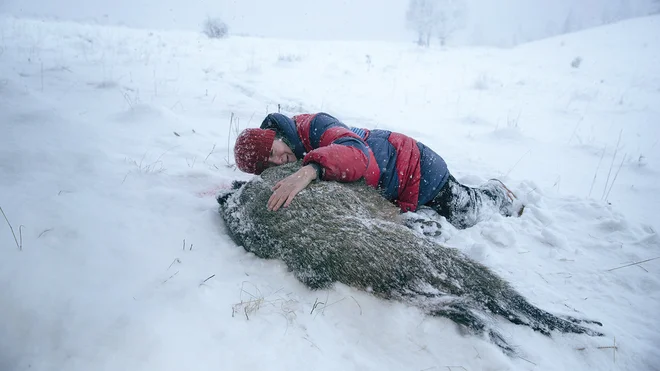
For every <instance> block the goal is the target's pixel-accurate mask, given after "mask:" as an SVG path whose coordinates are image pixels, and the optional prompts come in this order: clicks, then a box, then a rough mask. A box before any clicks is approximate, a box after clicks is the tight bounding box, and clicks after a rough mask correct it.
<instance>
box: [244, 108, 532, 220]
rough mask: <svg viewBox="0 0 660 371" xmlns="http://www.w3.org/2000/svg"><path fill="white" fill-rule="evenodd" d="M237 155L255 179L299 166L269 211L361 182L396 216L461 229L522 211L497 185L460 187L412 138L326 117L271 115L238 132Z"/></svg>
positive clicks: (440, 162) (276, 191)
mask: <svg viewBox="0 0 660 371" xmlns="http://www.w3.org/2000/svg"><path fill="white" fill-rule="evenodd" d="M234 157H235V159H236V165H237V166H238V168H239V169H241V170H242V171H244V172H247V173H251V174H257V175H258V174H261V172H262V171H264V170H265V169H266V168H268V167H270V166H277V165H283V164H286V163H291V162H295V161H298V160H300V159H302V160H303V167H302V168H300V170H299V171H297V172H296V173H294V174H292V175H290V176H288V177H287V178H285V179H283V180H282V181H280V182H278V183H277V184H276V185H275V187H273V191H274V192H273V194H272V196H271V197H270V199H269V200H268V209H269V210H271V211H277V210H278V209H279V208H280V207H282V206H284V207H287V206H289V204H290V203H291V201H292V200H293V198H294V197H295V196H296V194H298V192H300V191H301V190H303V189H304V188H305V187H307V186H308V185H309V184H310V183H311V182H312V181H314V180H316V179H320V180H335V181H339V182H354V181H357V180H359V179H362V178H364V179H365V181H366V183H367V184H368V185H370V186H371V187H373V188H377V189H379V190H380V191H381V194H382V195H383V196H384V197H385V198H386V199H388V200H390V201H393V202H394V203H395V204H396V205H397V206H399V208H400V209H401V211H403V212H406V211H415V210H416V209H417V208H418V207H420V206H422V205H425V206H428V207H430V208H432V209H434V210H435V211H436V212H437V213H438V214H440V215H442V216H444V217H445V218H446V219H447V221H449V223H451V224H452V225H454V226H455V227H456V228H459V229H463V228H468V227H471V226H473V225H475V224H476V223H478V222H479V221H481V220H484V219H486V218H487V217H488V215H489V214H491V213H492V210H493V209H495V210H497V211H498V212H499V213H500V214H502V215H504V216H513V215H517V216H520V215H521V214H522V211H523V206H522V205H519V204H518V203H517V202H516V197H515V195H514V194H513V192H511V191H510V190H509V189H508V188H507V187H506V186H505V185H504V184H503V183H502V182H501V181H499V180H496V179H491V180H489V181H488V182H486V183H485V184H484V185H482V186H480V187H476V188H473V187H468V186H465V185H463V184H460V183H459V182H458V181H456V179H455V178H454V177H453V176H452V175H451V174H450V173H449V170H448V169H447V164H446V163H445V161H444V160H443V159H442V157H440V156H439V155H438V154H437V153H435V152H433V150H431V149H430V148H429V147H427V146H425V145H424V144H422V143H420V142H418V141H416V140H415V139H413V138H410V137H408V136H406V135H403V134H399V133H394V132H390V131H387V130H368V129H361V128H354V127H348V126H346V125H344V124H343V123H342V122H341V121H339V120H338V119H336V118H334V117H332V116H330V115H329V114H327V113H316V114H302V115H297V116H294V117H293V118H289V117H287V116H284V115H282V114H279V113H272V114H269V115H267V116H266V118H265V119H264V121H263V123H262V124H261V128H259V129H256V128H251V129H245V130H243V132H241V134H240V135H239V136H238V138H237V139H236V144H235V146H234Z"/></svg>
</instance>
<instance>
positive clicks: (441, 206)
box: [426, 175, 513, 229]
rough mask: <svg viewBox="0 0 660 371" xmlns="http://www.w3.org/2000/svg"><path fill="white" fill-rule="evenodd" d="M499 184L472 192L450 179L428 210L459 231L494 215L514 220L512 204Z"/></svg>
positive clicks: (475, 189) (470, 188) (485, 186)
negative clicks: (444, 219)
mask: <svg viewBox="0 0 660 371" xmlns="http://www.w3.org/2000/svg"><path fill="white" fill-rule="evenodd" d="M500 184H501V183H498V182H493V181H489V182H488V183H486V184H484V185H483V186H481V187H478V188H472V187H468V186H466V185H463V184H461V183H459V182H458V181H457V180H456V179H455V178H454V177H453V176H452V175H449V179H447V183H445V185H444V186H443V187H442V189H440V192H439V193H438V195H437V196H435V198H434V199H433V200H431V202H429V203H428V204H426V206H429V207H431V208H433V209H434V210H435V211H436V212H437V213H438V214H440V215H442V216H444V217H445V218H446V219H447V221H448V222H449V223H451V224H452V225H453V226H454V227H456V228H458V229H465V228H469V227H472V226H474V225H475V224H477V223H478V222H480V221H482V220H485V219H488V217H489V216H490V215H492V214H493V213H498V212H499V213H500V214H502V215H504V216H511V209H512V205H513V202H512V200H511V199H510V198H509V196H508V195H507V194H506V192H505V191H504V189H503V188H502V187H501V186H500Z"/></svg>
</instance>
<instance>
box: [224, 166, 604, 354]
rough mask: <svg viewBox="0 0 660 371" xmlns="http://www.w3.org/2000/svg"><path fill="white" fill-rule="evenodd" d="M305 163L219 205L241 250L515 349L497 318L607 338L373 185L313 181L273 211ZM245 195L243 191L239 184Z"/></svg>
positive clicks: (310, 280) (307, 278)
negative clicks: (422, 228) (453, 243)
mask: <svg viewBox="0 0 660 371" xmlns="http://www.w3.org/2000/svg"><path fill="white" fill-rule="evenodd" d="M299 166H300V164H297V163H294V164H288V165H283V166H278V167H274V168H270V169H267V170H266V171H264V173H262V174H261V177H255V178H253V179H252V180H250V181H249V182H246V183H245V184H243V185H242V186H240V188H238V189H236V190H234V191H228V192H226V193H224V194H222V195H220V197H219V198H218V202H219V203H220V205H221V206H220V213H221V214H222V217H223V219H224V220H225V223H226V225H227V227H228V229H229V232H230V234H231V236H232V238H233V239H234V241H235V242H236V243H237V244H239V245H242V246H243V247H244V248H245V250H247V251H250V252H252V253H254V254H255V255H257V256H258V257H261V258H266V259H281V260H283V261H284V262H285V263H286V265H287V267H288V268H289V269H290V270H291V271H292V272H293V274H294V275H295V277H296V278H297V279H299V280H300V281H301V282H303V283H304V284H305V285H307V286H308V287H309V288H311V289H323V288H328V287H330V286H331V285H332V284H333V283H334V282H341V283H343V284H346V285H348V286H351V287H355V288H358V289H361V290H366V291H368V292H371V293H373V294H374V295H376V296H378V297H380V298H383V299H394V300H400V301H403V302H406V303H409V304H411V305H414V306H416V307H419V308H421V309H422V310H423V311H424V312H426V313H428V314H430V315H433V316H442V317H446V318H449V319H451V320H452V321H454V322H456V323H457V324H459V325H461V326H463V327H464V328H465V329H467V330H468V331H469V332H471V333H474V334H487V336H488V337H489V338H490V339H491V341H493V342H494V343H495V344H497V345H498V346H500V347H501V348H502V349H503V350H504V351H505V352H506V353H508V354H512V353H513V352H514V350H513V348H512V347H511V345H509V344H508V343H507V342H506V341H505V339H504V338H503V337H502V336H501V335H500V334H499V333H498V332H497V331H496V330H495V329H494V328H493V326H492V325H491V324H492V323H493V322H494V321H493V320H492V317H493V316H495V315H499V316H502V317H503V318H505V319H507V320H509V321H511V322H513V323H515V324H518V325H526V326H529V327H531V328H532V329H534V330H535V331H539V332H541V333H543V334H544V335H550V332H551V331H559V332H572V333H580V334H581V333H584V334H588V335H592V336H595V335H598V336H601V335H602V334H601V333H599V332H597V331H594V330H592V329H589V328H587V327H584V326H582V325H580V323H581V322H586V323H593V324H598V325H600V323H598V322H594V321H584V320H578V319H575V318H571V317H558V316H556V315H553V314H551V313H548V312H546V311H544V310H542V309H539V308H537V307H535V306H534V305H532V304H530V303H529V302H528V301H527V300H526V299H525V298H524V297H522V296H521V295H520V294H519V293H517V292H516V291H515V290H514V289H513V288H512V287H511V286H510V285H509V284H508V283H507V282H505V281H504V280H503V279H502V278H500V277H498V276H497V275H496V274H495V273H493V272H492V271H491V270H490V269H488V268H487V267H486V266H484V265H482V264H480V263H478V262H475V261H473V260H471V259H470V258H468V257H467V256H465V255H464V254H462V253H461V252H460V251H458V250H456V249H452V248H447V247H444V246H442V245H440V244H439V243H437V242H435V241H433V240H432V239H430V238H427V237H424V236H422V235H420V234H419V233H416V232H414V231H412V230H411V229H409V228H407V227H406V226H405V225H404V224H403V221H402V218H400V216H399V210H398V208H396V207H395V206H394V205H392V204H391V203H390V202H388V201H387V200H385V199H384V198H383V197H382V196H381V195H380V194H379V193H378V192H377V191H376V190H374V189H372V188H370V187H368V186H367V185H366V184H365V183H364V182H355V183H337V182H326V181H322V182H313V183H312V184H310V185H309V187H307V188H306V189H305V190H303V191H302V192H300V193H299V194H298V195H297V196H296V197H295V199H294V201H293V202H292V203H291V205H290V206H289V207H288V208H282V209H280V210H278V211H276V212H272V211H268V210H267V209H266V204H267V201H268V198H269V197H270V195H271V194H272V190H271V189H272V187H273V185H274V184H275V183H276V182H277V181H278V180H280V179H282V178H284V177H285V176H287V175H289V174H291V173H293V172H294V171H296V170H297V169H298V168H299ZM237 187H238V185H237Z"/></svg>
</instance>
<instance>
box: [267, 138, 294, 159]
mask: <svg viewBox="0 0 660 371" xmlns="http://www.w3.org/2000/svg"><path fill="white" fill-rule="evenodd" d="M296 160H297V159H296V155H294V154H293V151H292V150H291V148H289V146H287V145H286V144H284V142H282V140H280V139H275V140H274V141H273V148H271V150H270V157H268V162H269V163H270V164H272V165H284V164H288V163H289V162H296Z"/></svg>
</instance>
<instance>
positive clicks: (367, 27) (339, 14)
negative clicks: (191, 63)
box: [0, 0, 659, 46]
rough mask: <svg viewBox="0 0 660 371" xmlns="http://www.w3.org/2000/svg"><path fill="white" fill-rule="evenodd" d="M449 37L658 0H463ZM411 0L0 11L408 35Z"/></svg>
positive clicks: (131, 2)
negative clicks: (458, 25) (460, 19)
mask: <svg viewBox="0 0 660 371" xmlns="http://www.w3.org/2000/svg"><path fill="white" fill-rule="evenodd" d="M464 3H465V5H466V7H467V12H466V15H465V20H464V28H462V29H461V30H458V31H457V32H455V33H454V34H453V35H452V37H451V38H450V39H449V40H448V44H449V45H497V46H510V45H515V44H518V43H521V42H525V41H530V40H535V39H539V38H544V37H548V36H552V35H557V34H561V33H565V32H570V31H575V30H579V29H583V28H588V27H593V26H597V25H600V24H603V23H609V22H612V21H616V20H620V19H626V18H631V17H636V16H643V15H647V14H649V13H651V12H654V11H656V10H657V8H658V3H659V1H658V0H579V1H576V0H498V1H493V0H464ZM407 7H408V0H352V1H350V0H343V1H342V0H314V1H310V0H279V1H271V0H233V1H232V0H214V1H208V0H113V1H108V0H106V1H99V0H58V1H52V0H0V13H8V14H11V15H16V16H21V17H26V16H27V17H37V18H44V17H46V18H49V19H62V20H75V21H84V22H89V23H98V24H111V25H127V26H130V27H140V28H156V29H186V30H199V29H200V27H201V23H202V22H203V21H204V20H205V19H206V18H207V17H209V16H210V17H219V18H221V19H223V20H224V21H225V22H226V23H227V24H228V25H229V30H230V33H231V34H234V35H253V36H265V37H273V38H287V39H321V40H330V39H337V40H389V41H413V40H414V39H415V35H414V32H412V31H411V30H409V29H407V28H406V22H405V14H406V9H407Z"/></svg>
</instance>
